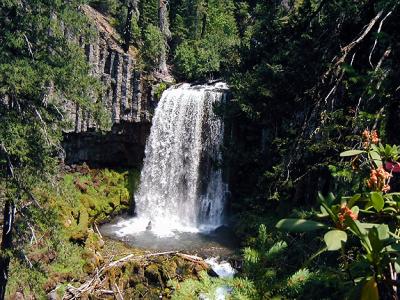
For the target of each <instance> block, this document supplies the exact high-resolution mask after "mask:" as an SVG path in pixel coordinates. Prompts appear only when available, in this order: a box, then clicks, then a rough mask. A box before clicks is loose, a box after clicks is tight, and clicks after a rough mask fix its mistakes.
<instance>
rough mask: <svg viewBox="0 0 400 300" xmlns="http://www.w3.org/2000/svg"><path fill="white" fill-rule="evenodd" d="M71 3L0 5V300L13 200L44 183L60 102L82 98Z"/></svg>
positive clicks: (83, 66) (55, 145)
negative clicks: (0, 210) (0, 230)
mask: <svg viewBox="0 0 400 300" xmlns="http://www.w3.org/2000/svg"><path fill="white" fill-rule="evenodd" d="M82 4H83V2H81V1H79V0H70V1H67V2H65V1H44V0H34V1H28V2H27V1H24V2H21V1H17V0H10V1H2V2H1V3H0V197H1V198H0V201H1V204H2V205H3V207H4V224H3V235H2V243H1V253H0V270H1V272H0V299H4V297H5V289H6V284H7V277H8V270H9V263H10V258H11V256H12V250H13V246H12V241H13V236H12V234H13V225H14V221H15V218H16V214H18V212H19V209H20V207H19V205H20V201H21V199H26V198H28V199H30V202H31V203H32V205H37V206H40V204H39V203H37V201H36V199H35V198H34V196H33V195H32V193H31V190H32V187H33V186H34V185H36V184H37V183H38V182H40V181H43V180H48V179H49V178H50V175H51V174H52V173H53V172H54V170H55V169H56V162H57V156H58V155H59V154H60V153H61V151H62V150H61V148H60V146H59V141H60V138H61V132H60V125H61V124H62V121H63V107H64V105H63V104H65V103H66V102H68V101H74V102H76V103H79V104H80V105H87V104H88V103H89V98H88V94H89V90H90V87H91V86H92V85H93V82H94V79H92V78H91V77H89V76H88V71H89V66H88V64H87V63H86V59H85V56H84V52H83V50H82V48H81V47H80V46H79V44H78V43H77V41H78V40H79V39H80V40H84V39H85V37H87V36H88V33H89V32H88V31H87V30H86V28H88V26H87V21H86V19H85V18H84V16H83V14H82V13H81V12H80V5H82Z"/></svg>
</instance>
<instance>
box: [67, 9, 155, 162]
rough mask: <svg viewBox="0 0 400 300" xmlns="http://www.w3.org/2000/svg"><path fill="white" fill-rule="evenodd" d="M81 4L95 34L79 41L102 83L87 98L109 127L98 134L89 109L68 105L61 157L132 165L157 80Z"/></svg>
mask: <svg viewBox="0 0 400 300" xmlns="http://www.w3.org/2000/svg"><path fill="white" fill-rule="evenodd" d="M82 9H83V11H84V13H85V14H86V15H87V16H88V17H89V19H91V20H92V23H93V26H94V29H95V30H94V31H95V38H94V40H93V42H92V43H90V44H82V42H81V46H82V47H83V48H84V50H85V53H86V56H87V59H88V61H89V63H90V66H91V72H92V74H93V76H95V77H96V78H98V79H100V81H101V83H102V84H101V85H102V90H101V93H100V99H99V98H98V97H99V95H98V93H93V96H92V97H93V99H92V100H93V102H94V103H101V105H102V107H104V109H105V112H106V116H107V119H108V120H106V121H107V123H108V124H110V125H111V127H112V128H111V130H110V131H109V132H106V133H100V132H99V131H98V129H99V126H98V125H97V124H96V122H95V120H94V118H93V116H92V115H91V114H90V113H88V112H87V111H85V110H84V109H82V108H81V107H79V105H71V104H70V105H69V106H68V107H67V114H68V118H69V120H70V123H71V124H73V126H71V128H70V129H69V130H66V133H65V135H64V149H65V152H66V153H65V155H66V157H65V161H66V163H67V164H74V163H83V162H86V163H88V164H89V165H93V166H96V167H102V166H107V167H108V166H111V167H112V166H118V167H137V166H138V165H140V164H141V162H142V160H143V156H144V147H145V142H146V138H147V136H148V134H149V128H150V121H151V116H152V112H153V110H154V107H155V105H156V101H155V97H154V87H155V86H156V84H157V83H158V81H157V79H155V78H154V77H153V76H150V75H148V74H146V75H145V74H143V73H142V72H141V71H140V70H139V68H138V61H137V55H136V53H135V49H133V48H131V49H129V51H128V52H125V51H124V50H123V49H122V47H121V44H122V39H121V37H120V36H119V35H118V33H117V32H116V31H115V29H114V28H113V27H112V26H111V25H110V23H109V20H108V19H107V17H105V16H104V15H102V14H101V13H99V12H98V11H96V10H95V9H93V8H91V7H90V6H87V5H85V6H83V8H82ZM102 162H103V163H102Z"/></svg>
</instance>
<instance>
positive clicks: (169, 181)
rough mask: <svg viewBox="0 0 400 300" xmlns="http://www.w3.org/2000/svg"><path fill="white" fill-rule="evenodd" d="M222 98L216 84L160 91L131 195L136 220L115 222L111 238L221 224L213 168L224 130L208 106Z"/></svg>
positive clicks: (218, 174) (218, 180) (220, 192)
mask: <svg viewBox="0 0 400 300" xmlns="http://www.w3.org/2000/svg"><path fill="white" fill-rule="evenodd" d="M225 94H226V85H225V84H222V83H220V84H216V85H212V86H211V85H204V86H190V85H189V84H182V85H179V86H177V87H171V88H170V89H168V90H167V91H165V92H164V93H163V95H162V98H161V100H160V102H159V104H158V106H157V108H156V111H155V115H154V117H153V124H152V127H151V133H150V136H149V139H148V141H147V145H146V157H145V160H144V166H143V170H142V173H141V183H140V188H139V191H138V192H137V193H136V195H135V202H136V214H137V217H135V218H133V219H130V220H126V221H123V222H120V223H119V224H117V226H118V227H119V230H118V231H117V234H119V235H127V234H134V233H136V232H140V231H144V230H146V228H147V230H151V231H152V232H153V233H155V234H157V235H159V236H168V235H170V234H173V232H176V231H183V232H198V231H208V230H212V229H215V228H217V227H219V226H220V225H222V223H223V211H224V205H225V195H226V184H224V182H223V178H222V170H221V168H218V167H217V165H218V163H220V162H221V152H220V147H221V145H222V142H223V136H224V127H223V122H222V121H221V120H220V119H219V118H218V117H217V116H216V115H215V114H214V112H213V108H214V105H215V104H216V103H219V102H221V101H224V97H225ZM150 222H151V223H150Z"/></svg>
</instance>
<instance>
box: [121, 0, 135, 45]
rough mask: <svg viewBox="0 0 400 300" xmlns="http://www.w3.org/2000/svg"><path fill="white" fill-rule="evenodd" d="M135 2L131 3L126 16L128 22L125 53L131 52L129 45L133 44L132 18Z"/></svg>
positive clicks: (126, 25)
mask: <svg viewBox="0 0 400 300" xmlns="http://www.w3.org/2000/svg"><path fill="white" fill-rule="evenodd" d="M133 10H134V7H133V1H129V3H128V13H127V15H126V22H125V28H124V45H123V49H124V51H125V52H128V50H129V44H130V42H131V35H132V16H133Z"/></svg>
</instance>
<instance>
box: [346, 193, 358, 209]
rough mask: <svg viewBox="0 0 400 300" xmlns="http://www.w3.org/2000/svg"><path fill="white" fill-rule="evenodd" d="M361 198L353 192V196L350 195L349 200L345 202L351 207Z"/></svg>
mask: <svg viewBox="0 0 400 300" xmlns="http://www.w3.org/2000/svg"><path fill="white" fill-rule="evenodd" d="M360 198H361V194H355V195H354V196H353V197H351V199H350V200H349V202H348V203H347V206H348V207H353V205H354V204H355V203H356V202H357V201H358V200H360Z"/></svg>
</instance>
